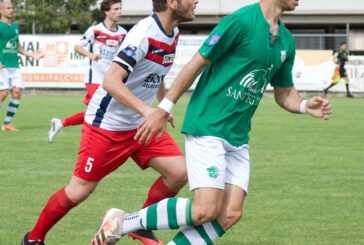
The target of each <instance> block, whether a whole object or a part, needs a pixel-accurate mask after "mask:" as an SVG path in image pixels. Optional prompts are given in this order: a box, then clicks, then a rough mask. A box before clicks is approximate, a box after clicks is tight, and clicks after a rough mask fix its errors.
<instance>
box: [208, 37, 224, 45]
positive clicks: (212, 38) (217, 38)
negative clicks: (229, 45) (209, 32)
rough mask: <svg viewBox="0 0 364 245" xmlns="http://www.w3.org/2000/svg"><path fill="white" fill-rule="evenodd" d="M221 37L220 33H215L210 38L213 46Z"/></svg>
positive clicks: (210, 43)
mask: <svg viewBox="0 0 364 245" xmlns="http://www.w3.org/2000/svg"><path fill="white" fill-rule="evenodd" d="M220 39H221V36H220V35H218V34H214V35H213V36H212V37H211V38H210V40H209V42H208V43H209V45H210V46H212V45H216V44H217V43H218V42H219V41H220Z"/></svg>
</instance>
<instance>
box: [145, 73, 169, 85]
mask: <svg viewBox="0 0 364 245" xmlns="http://www.w3.org/2000/svg"><path fill="white" fill-rule="evenodd" d="M164 77H165V75H161V76H160V75H158V74H157V73H151V74H149V75H148V76H147V77H146V78H145V79H144V81H143V82H142V87H143V88H149V89H158V88H159V87H160V86H161V83H162V81H163V79H164Z"/></svg>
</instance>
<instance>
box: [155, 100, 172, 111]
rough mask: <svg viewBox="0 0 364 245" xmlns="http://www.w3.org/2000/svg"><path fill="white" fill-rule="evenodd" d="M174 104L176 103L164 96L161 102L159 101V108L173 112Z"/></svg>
mask: <svg viewBox="0 0 364 245" xmlns="http://www.w3.org/2000/svg"><path fill="white" fill-rule="evenodd" d="M173 106H174V103H173V102H172V101H170V100H169V99H167V98H164V99H163V100H162V101H161V103H159V105H158V107H159V108H161V109H163V110H165V111H166V112H168V113H171V112H172V109H173Z"/></svg>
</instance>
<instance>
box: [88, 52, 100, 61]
mask: <svg viewBox="0 0 364 245" xmlns="http://www.w3.org/2000/svg"><path fill="white" fill-rule="evenodd" d="M90 59H91V60H93V61H99V60H100V59H101V56H100V55H99V54H92V55H91V57H90Z"/></svg>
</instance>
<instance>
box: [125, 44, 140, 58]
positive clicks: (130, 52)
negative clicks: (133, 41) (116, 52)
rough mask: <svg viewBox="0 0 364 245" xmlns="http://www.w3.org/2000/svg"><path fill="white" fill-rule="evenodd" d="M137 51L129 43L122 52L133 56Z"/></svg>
mask: <svg viewBox="0 0 364 245" xmlns="http://www.w3.org/2000/svg"><path fill="white" fill-rule="evenodd" d="M136 51H137V47H135V46H131V45H129V46H128V47H126V48H124V50H123V52H124V54H125V55H126V56H128V57H133V56H135V54H136Z"/></svg>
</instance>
